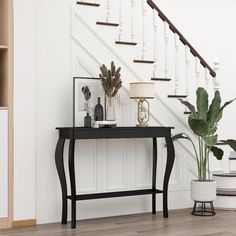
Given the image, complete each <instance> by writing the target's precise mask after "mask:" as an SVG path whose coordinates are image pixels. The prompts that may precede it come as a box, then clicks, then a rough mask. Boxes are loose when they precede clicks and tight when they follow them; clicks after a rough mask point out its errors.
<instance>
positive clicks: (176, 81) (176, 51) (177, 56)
mask: <svg viewBox="0 0 236 236" xmlns="http://www.w3.org/2000/svg"><path fill="white" fill-rule="evenodd" d="M179 49H180V47H179V36H178V35H177V34H176V33H175V95H178V94H179V89H180V86H179V85H180V84H179V82H180V74H179Z"/></svg>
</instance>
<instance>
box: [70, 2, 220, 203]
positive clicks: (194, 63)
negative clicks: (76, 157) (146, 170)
mask: <svg viewBox="0 0 236 236" xmlns="http://www.w3.org/2000/svg"><path fill="white" fill-rule="evenodd" d="M90 1H91V2H85V1H77V2H76V5H75V4H73V5H72V10H71V42H72V49H71V55H72V70H71V75H72V76H86V77H87V76H90V77H98V74H99V67H100V65H101V64H103V63H104V64H106V65H109V64H110V62H111V61H114V62H115V64H116V65H117V66H121V68H122V81H123V90H122V91H121V107H119V111H120V113H122V117H123V118H121V119H120V120H118V122H119V125H133V124H134V123H133V121H134V120H135V116H133V117H132V116H131V118H129V117H130V115H129V114H135V111H134V110H132V109H133V108H132V107H135V106H133V105H134V104H132V101H130V100H129V97H128V88H129V83H130V82H136V81H150V80H152V81H155V82H156V97H155V99H154V100H153V101H151V115H152V119H151V121H150V124H151V125H163V126H168V125H174V126H175V128H176V129H175V132H176V133H178V132H179V131H181V132H182V131H186V130H188V125H187V123H186V121H187V115H188V113H189V112H188V111H187V110H184V109H183V106H182V105H181V104H180V103H179V101H178V100H177V99H178V98H185V99H187V100H188V101H190V102H194V101H195V91H196V89H197V87H199V86H201V87H205V88H206V89H207V91H208V93H209V94H210V96H211V95H212V94H213V92H214V91H215V90H217V89H219V83H218V82H217V78H216V72H215V71H216V70H218V69H219V60H218V59H216V60H215V63H214V66H213V68H212V67H211V66H210V65H209V64H208V63H207V62H206V61H205V60H204V59H203V57H202V56H201V55H200V53H199V52H197V51H196V50H195V49H194V47H193V46H192V45H191V44H190V42H189V41H188V40H187V39H186V38H185V37H184V36H183V35H182V34H181V33H180V31H179V30H178V29H177V28H176V27H175V26H174V24H173V23H172V22H171V21H170V20H169V18H167V16H166V15H165V14H164V13H163V12H162V11H161V10H160V9H159V8H158V6H157V5H156V4H155V3H154V2H153V1H152V0H143V1H137V0H107V1H92V0H90ZM74 3H75V2H74ZM85 73H86V74H85ZM176 98H177V99H176ZM130 104H131V105H130ZM128 115H129V116H128ZM127 117H128V118H127ZM118 119H119V117H118ZM135 147H136V148H137V147H138V145H137V146H135ZM159 150H160V154H161V155H163V153H164V152H165V151H166V150H165V148H164V145H163V143H162V145H159ZM189 150H191V149H190V148H189V146H188V144H184V145H182V144H181V143H179V144H177V148H176V156H177V159H176V164H175V170H174V171H173V174H172V181H171V184H170V185H171V188H170V189H171V191H175V197H176V196H177V195H179V196H180V197H179V199H180V202H181V204H180V205H181V207H182V206H183V205H184V204H185V207H190V206H191V204H192V202H191V201H190V196H189V195H188V194H185V193H186V192H187V191H189V183H190V179H193V178H196V163H195V160H194V156H193V155H192V153H191V151H189ZM129 156H130V154H129V155H128V157H127V158H130V157H129ZM190 157H192V158H190ZM136 159H138V158H135V160H136ZM131 161H132V162H130V163H131V164H130V165H131V169H132V168H133V166H132V165H134V166H135V164H133V160H131ZM145 161H146V160H145ZM161 162H163V163H161V164H162V165H164V164H165V163H164V161H161ZM134 169H135V167H134ZM160 172H161V171H160ZM131 179H132V178H131ZM160 179H161V176H160ZM147 182H148V181H147ZM123 185H124V187H123ZM123 185H122V187H121V189H122V188H126V186H129V187H130V186H131V187H132V186H133V185H134V187H136V186H135V181H133V180H131V183H129V184H128V185H127V184H126V183H125V184H123ZM184 191H185V192H184ZM85 192H86V191H85ZM173 196H174V195H173ZM183 196H184V197H185V199H184V200H182V199H181V198H183ZM175 197H173V198H175ZM186 199H189V200H186ZM186 202H187V203H186ZM173 208H176V205H175V206H174V205H173Z"/></svg>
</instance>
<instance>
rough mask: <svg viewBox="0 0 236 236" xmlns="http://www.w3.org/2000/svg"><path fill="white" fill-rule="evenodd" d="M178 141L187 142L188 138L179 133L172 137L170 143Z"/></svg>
mask: <svg viewBox="0 0 236 236" xmlns="http://www.w3.org/2000/svg"><path fill="white" fill-rule="evenodd" d="M179 139H188V140H189V137H188V136H187V135H186V134H184V133H179V134H176V135H174V136H172V141H173V142H174V141H177V140H179Z"/></svg>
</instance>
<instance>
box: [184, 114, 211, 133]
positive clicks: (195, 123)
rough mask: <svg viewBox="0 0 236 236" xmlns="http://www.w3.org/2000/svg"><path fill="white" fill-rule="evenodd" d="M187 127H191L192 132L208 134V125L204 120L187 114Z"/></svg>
mask: <svg viewBox="0 0 236 236" xmlns="http://www.w3.org/2000/svg"><path fill="white" fill-rule="evenodd" d="M188 124H189V127H190V128H191V129H192V131H193V132H194V134H196V135H198V136H201V137H204V136H207V135H208V125H207V122H206V121H205V120H202V119H195V118H192V117H191V116H189V119H188Z"/></svg>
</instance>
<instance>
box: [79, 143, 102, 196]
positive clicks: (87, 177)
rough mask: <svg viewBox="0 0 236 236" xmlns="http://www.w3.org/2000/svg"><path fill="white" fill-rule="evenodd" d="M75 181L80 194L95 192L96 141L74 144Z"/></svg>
mask: <svg viewBox="0 0 236 236" xmlns="http://www.w3.org/2000/svg"><path fill="white" fill-rule="evenodd" d="M76 154H77V156H76V165H75V166H76V177H77V178H76V180H77V190H78V192H80V193H88V192H96V191H97V177H98V176H97V169H98V168H97V163H98V161H97V141H96V140H86V141H84V140H79V141H77V142H76Z"/></svg>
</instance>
